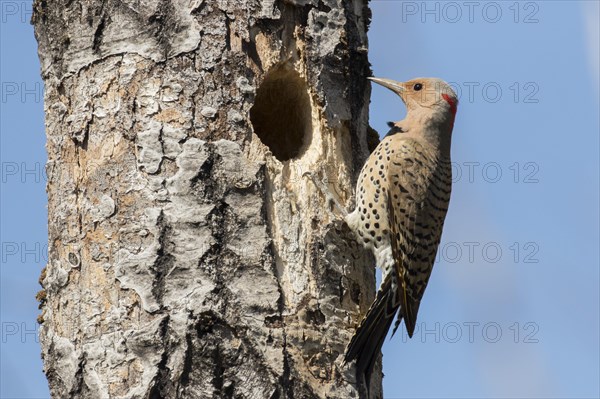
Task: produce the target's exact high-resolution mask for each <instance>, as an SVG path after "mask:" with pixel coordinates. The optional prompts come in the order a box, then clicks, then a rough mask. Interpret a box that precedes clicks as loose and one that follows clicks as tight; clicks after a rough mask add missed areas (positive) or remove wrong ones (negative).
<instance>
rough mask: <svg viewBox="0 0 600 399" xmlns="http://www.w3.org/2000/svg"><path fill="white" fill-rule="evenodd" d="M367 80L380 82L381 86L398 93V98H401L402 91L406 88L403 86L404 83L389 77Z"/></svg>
mask: <svg viewBox="0 0 600 399" xmlns="http://www.w3.org/2000/svg"><path fill="white" fill-rule="evenodd" d="M369 80H371V81H373V82H375V83H377V84H380V85H382V86H383V87H386V88H388V89H390V90H391V91H393V92H394V93H396V94H397V95H399V96H400V98H403V94H404V91H405V90H406V88H405V87H404V83H402V82H396V81H395V80H391V79H381V78H369Z"/></svg>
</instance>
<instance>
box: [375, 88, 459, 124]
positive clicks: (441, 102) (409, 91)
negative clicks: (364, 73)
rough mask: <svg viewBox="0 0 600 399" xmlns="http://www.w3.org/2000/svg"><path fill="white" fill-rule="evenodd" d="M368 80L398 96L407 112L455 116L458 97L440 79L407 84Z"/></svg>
mask: <svg viewBox="0 0 600 399" xmlns="http://www.w3.org/2000/svg"><path fill="white" fill-rule="evenodd" d="M369 79H370V80H372V81H373V82H375V83H377V84H380V85H382V86H383V87H387V88H388V89H390V90H391V91H393V92H394V93H396V94H398V95H399V96H400V98H401V99H402V101H404V104H406V108H407V110H408V111H409V112H410V111H413V110H429V111H430V112H432V113H438V112H442V113H444V114H448V115H451V116H452V117H453V116H454V115H455V114H456V107H457V105H458V97H457V95H456V93H455V92H454V90H452V87H450V85H449V84H448V83H446V82H444V81H443V80H441V79H437V78H416V79H412V80H409V81H407V82H396V81H394V80H391V79H381V78H369ZM452 119H453V118H452Z"/></svg>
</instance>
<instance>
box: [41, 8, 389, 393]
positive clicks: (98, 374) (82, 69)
mask: <svg viewBox="0 0 600 399" xmlns="http://www.w3.org/2000/svg"><path fill="white" fill-rule="evenodd" d="M368 20H369V11H368V8H367V5H366V0H350V1H342V0H312V1H311V0H297V1H292V0H287V1H274V0H262V1H259V0H254V1H253V0H245V1H241V0H235V1H234V0H217V1H207V0H158V1H145V0H120V1H116V0H83V1H77V2H72V1H70V0H56V1H52V2H47V1H45V0H35V2H34V16H33V23H34V25H35V33H36V38H37V40H38V43H39V55H40V59H41V64H42V75H43V78H44V81H45V88H46V92H45V104H46V129H47V136H48V141H47V150H48V157H49V161H48V165H47V170H48V188H47V191H48V213H49V248H50V250H49V261H48V265H47V268H46V269H45V271H44V273H43V275H42V277H41V282H42V285H43V288H44V291H43V292H42V293H41V294H40V299H41V300H42V303H41V308H42V314H41V316H40V322H42V328H41V343H42V352H43V353H42V355H43V359H44V367H45V372H46V375H47V376H48V380H49V384H50V389H51V392H52V396H53V397H54V398H161V397H165V398H212V397H215V398H217V397H231V398H234V397H235V398H292V397H293V398H313V397H314V398H317V397H319V398H324V397H331V398H348V397H358V391H357V387H356V382H355V381H354V375H353V374H354V373H353V370H352V369H348V367H343V366H342V365H341V360H342V354H343V350H344V348H345V345H346V344H347V342H348V341H349V339H350V336H351V334H352V333H353V331H354V328H355V326H356V323H357V322H358V319H359V317H360V314H362V312H364V311H365V310H366V308H367V307H368V304H369V303H370V302H371V300H372V299H373V291H374V274H373V268H372V267H373V265H372V259H371V257H370V255H367V254H365V253H364V252H363V251H362V249H360V248H359V247H358V245H357V244H356V243H355V242H353V241H352V240H350V239H348V237H347V235H348V231H347V228H345V226H343V225H342V224H341V223H339V221H335V220H334V219H333V218H332V217H331V213H330V212H329V210H328V204H326V203H325V202H326V199H325V198H324V197H323V195H322V194H321V193H320V191H319V190H318V189H317V188H316V187H315V186H314V185H313V184H312V183H311V181H310V180H309V179H307V178H303V177H302V174H303V173H304V172H306V171H311V172H312V173H313V175H315V176H316V177H318V178H320V179H323V178H325V177H329V179H330V180H332V182H331V184H330V185H331V187H332V188H335V191H336V192H337V195H339V197H340V198H341V200H342V201H343V202H347V201H350V199H351V198H352V196H353V187H352V186H353V181H354V178H353V177H354V176H355V174H356V173H357V168H358V167H359V166H360V165H361V164H362V162H363V161H364V159H365V157H366V155H367V154H368V150H367V140H366V136H367V116H368V114H367V112H368V109H367V107H368V87H367V84H366V81H365V77H366V76H368V73H369V68H368V61H367V38H366V29H367V25H368ZM332 178H333V179H332ZM380 379H381V373H380V370H378V374H377V377H376V381H374V383H373V384H372V386H374V387H375V394H376V395H381V383H380Z"/></svg>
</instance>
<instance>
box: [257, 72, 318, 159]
mask: <svg viewBox="0 0 600 399" xmlns="http://www.w3.org/2000/svg"><path fill="white" fill-rule="evenodd" d="M308 93H309V92H308V86H307V85H306V82H305V81H304V79H302V77H301V76H300V74H298V72H296V71H294V70H292V69H287V68H285V67H279V68H276V69H275V70H273V71H271V72H269V73H268V74H267V75H266V76H265V79H264V81H263V83H262V84H261V85H260V87H259V88H258V90H257V92H256V97H255V102H254V105H253V106H252V108H251V109H250V121H251V122H252V127H253V128H254V133H256V135H257V136H258V137H259V138H260V140H261V142H262V143H263V144H264V145H266V146H267V147H269V150H271V153H272V154H273V155H274V156H275V157H276V158H277V159H278V160H279V161H287V160H289V159H292V158H298V157H299V156H300V155H301V154H302V152H304V150H305V149H306V148H307V147H308V144H309V143H310V138H311V135H312V119H311V118H312V116H311V103H310V96H309V94H308Z"/></svg>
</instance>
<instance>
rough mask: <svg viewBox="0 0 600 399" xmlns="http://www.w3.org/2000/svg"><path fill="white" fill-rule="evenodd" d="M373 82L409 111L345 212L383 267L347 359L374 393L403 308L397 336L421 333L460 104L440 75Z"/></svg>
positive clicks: (376, 154) (393, 125) (375, 155)
mask: <svg viewBox="0 0 600 399" xmlns="http://www.w3.org/2000/svg"><path fill="white" fill-rule="evenodd" d="M369 79H370V80H371V81H373V82H374V83H377V84H379V85H381V86H383V87H385V88H388V89H390V90H391V91H393V92H394V93H396V94H397V95H398V96H399V97H400V98H401V99H402V101H403V102H404V104H405V106H406V109H407V113H406V117H405V118H404V119H403V120H401V121H399V122H388V125H389V126H390V131H389V132H388V133H387V135H386V136H385V137H384V138H383V140H382V141H381V142H380V143H379V145H378V146H377V147H376V148H375V150H374V151H373V152H372V153H371V155H370V156H369V157H368V159H367V161H366V163H365V164H364V166H363V168H362V170H361V172H360V174H359V177H358V180H357V184H356V194H355V195H356V201H355V203H356V206H355V209H354V210H353V211H352V212H350V213H348V214H347V215H346V216H345V221H346V223H347V225H348V226H349V227H350V229H351V230H352V231H353V232H354V234H355V236H356V239H357V240H358V241H359V242H360V243H361V244H362V245H363V246H364V247H365V248H366V249H367V250H371V251H372V252H373V255H374V258H375V261H376V265H377V266H378V267H380V268H381V269H382V282H381V284H380V287H379V289H378V291H377V294H376V297H375V300H374V301H373V303H372V305H371V307H370V308H369V310H368V311H367V313H366V315H365V316H364V317H363V319H362V321H361V322H360V323H359V326H358V327H357V330H356V332H355V334H354V335H353V337H352V338H351V340H350V343H349V344H348V346H347V348H346V353H345V356H344V362H345V363H346V364H348V363H350V362H352V361H353V360H356V375H357V380H359V381H360V380H362V381H363V382H364V384H366V388H367V396H368V392H369V388H370V380H371V375H372V371H373V367H374V364H375V361H376V359H377V357H378V355H379V352H380V350H381V347H382V345H383V342H384V340H385V337H386V336H387V333H388V331H389V329H390V327H391V324H392V321H393V320H394V317H395V315H396V314H397V313H398V317H397V319H396V323H395V326H394V330H393V332H392V336H393V334H394V333H395V332H396V330H397V328H398V326H399V325H400V322H401V321H402V320H404V323H405V327H406V330H407V333H408V335H409V337H411V338H412V335H413V333H414V329H415V324H416V319H417V313H418V311H419V305H420V303H421V299H422V297H423V293H424V291H425V288H426V286H427V282H428V281H429V277H430V275H431V271H432V268H433V263H434V260H435V256H436V253H437V248H438V246H439V243H440V239H441V235H442V228H443V225H444V220H445V217H446V213H447V210H448V204H449V201H450V193H451V189H452V166H451V160H450V144H451V138H452V130H453V127H454V120H455V116H456V111H457V105H458V97H457V95H456V93H455V92H454V90H453V89H452V87H451V86H450V85H449V84H448V83H446V82H444V81H443V80H441V79H437V78H416V79H412V80H409V81H406V82H397V81H394V80H391V79H382V78H374V77H372V78H369Z"/></svg>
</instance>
